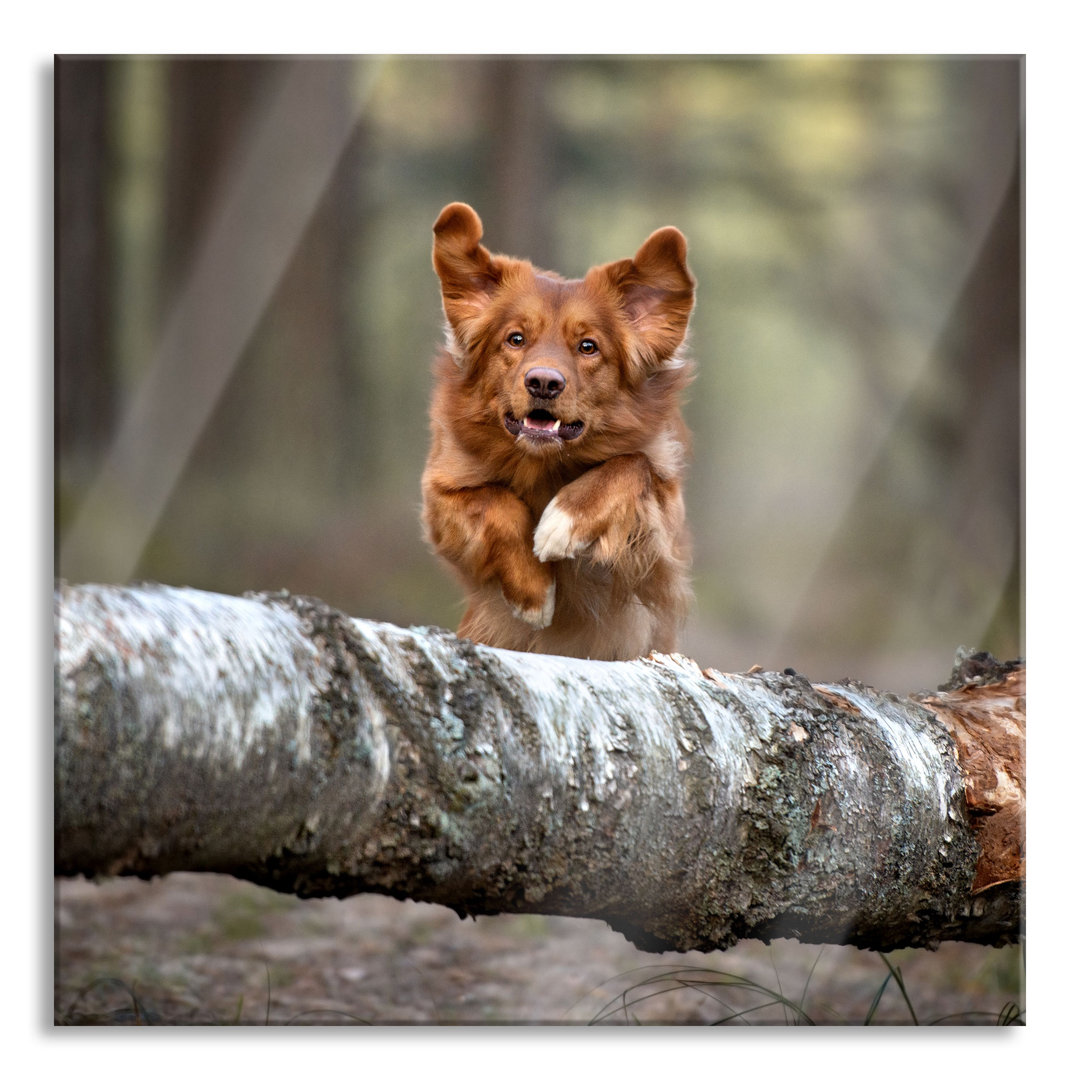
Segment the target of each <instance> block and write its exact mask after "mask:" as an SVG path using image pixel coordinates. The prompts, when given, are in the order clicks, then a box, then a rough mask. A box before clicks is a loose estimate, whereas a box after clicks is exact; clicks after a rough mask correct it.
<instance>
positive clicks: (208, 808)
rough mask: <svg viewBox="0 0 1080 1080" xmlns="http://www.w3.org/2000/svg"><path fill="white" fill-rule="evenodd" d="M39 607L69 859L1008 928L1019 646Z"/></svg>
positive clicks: (223, 599)
mask: <svg viewBox="0 0 1080 1080" xmlns="http://www.w3.org/2000/svg"><path fill="white" fill-rule="evenodd" d="M55 613H56V673H55V768H56V788H55V868H56V872H57V873H59V874H63V875H73V874H86V875H111V874H138V875H140V876H145V877H149V876H153V875H157V874H164V873H168V872H170V871H177V870H189V871H214V872H220V873H228V874H232V875H234V876H236V877H240V878H245V879H248V880H251V881H254V882H258V883H261V884H264V885H269V886H271V887H273V888H275V889H279V890H281V891H288V892H294V893H297V894H299V895H301V896H328V895H333V896H347V895H350V894H353V893H357V892H365V891H368V892H381V893H387V894H389V895H392V896H396V897H403V898H404V897H409V898H412V899H414V900H424V901H430V902H434V903H439V904H444V905H446V906H448V907H450V908H452V909H454V910H455V911H457V912H458V913H459V914H460V915H462V916H463V917H464V916H465V915H470V914H471V915H477V914H481V913H483V914H494V913H499V912H542V913H548V914H559V915H572V916H580V917H588V918H598V919H603V920H605V921H606V922H607V923H609V924H610V925H611V926H612V927H614V928H615V929H617V930H619V931H621V932H622V933H624V934H625V935H626V936H627V937H628V938H629V939H630V940H631V941H633V942H634V943H635V944H637V945H638V946H639V947H641V948H643V949H648V950H654V951H662V950H668V949H677V950H689V949H698V950H709V949H715V948H725V947H727V946H729V945H731V944H733V943H734V942H736V941H737V940H739V939H740V938H744V937H754V938H760V939H762V940H765V941H768V940H770V939H772V938H774V937H795V938H799V939H801V940H803V941H810V942H838V943H843V942H847V943H851V944H855V945H859V946H863V947H872V948H876V949H892V948H897V947H901V946H931V947H932V946H934V945H935V944H937V943H938V942H939V941H941V940H946V939H960V940H967V941H977V942H982V943H987V944H1004V943H1006V942H1010V941H1015V940H1016V939H1017V937H1018V935H1019V933H1020V917H1021V903H1022V881H1021V879H1022V876H1023V866H1022V845H1023V775H1022V760H1023V696H1022V695H1023V685H1022V682H1023V669H1022V667H1020V666H1019V665H1017V664H1015V663H1014V664H1012V665H997V664H996V662H993V661H987V663H986V664H984V666H983V668H981V669H979V670H978V671H976V672H975V675H971V672H970V670H969V671H968V673H967V674H965V673H964V671H963V670H961V669H958V673H956V674H955V676H954V685H952V686H951V687H950V688H949V689H948V690H945V691H943V692H942V693H940V694H933V695H923V696H922V697H921V698H920V699H919V700H916V699H914V698H911V699H906V700H901V699H899V698H897V697H895V696H893V695H880V694H877V693H876V692H875V691H873V690H871V689H869V688H866V687H864V686H861V685H859V684H857V683H840V684H832V685H812V684H811V683H810V682H809V681H807V680H806V679H805V678H803V677H802V676H799V675H786V674H778V673H773V672H757V673H744V674H721V673H719V672H716V671H712V670H710V671H707V672H702V671H700V669H698V667H697V666H696V665H695V664H693V662H692V661H688V660H686V659H685V658H682V657H658V656H654V657H652V658H650V659H647V660H638V661H634V662H631V663H600V662H596V661H583V660H573V659H565V658H561V657H554V656H541V655H531V654H524V653H513V652H508V651H504V650H499V649H492V648H487V647H483V646H478V645H474V644H472V643H469V642H466V641H461V640H459V639H457V638H456V637H454V636H453V635H452V634H450V633H448V632H445V631H440V630H433V629H430V628H413V629H402V628H399V627H395V626H391V625H388V624H382V623H374V622H369V621H365V620H359V619H352V618H348V617H346V616H344V615H342V614H341V613H339V612H336V611H334V610H332V609H330V608H328V607H326V606H325V605H324V604H322V603H321V602H318V601H314V600H310V599H304V598H299V597H293V596H288V595H286V594H280V595H250V596H247V597H243V598H237V597H229V596H221V595H216V594H210V593H203V592H198V591H195V590H190V589H173V588H167V587H162V586H140V587H132V588H119V587H111V586H95V585H84V586H66V585H62V586H60V587H59V588H58V590H57V593H56V596H55ZM969 676H970V677H969ZM984 691H988V692H989V693H990V694H991V695H992V699H993V707H987V708H976V707H975V702H977V701H982V700H983V697H982V696H980V695H981V694H983V692H984ZM957 695H959V697H960V698H961V699H962V702H963V704H964V707H965V708H966V712H965V708H961V709H959V710H958V709H957V707H956V699H957ZM976 714H977V724H976V725H975V727H976V728H977V729H978V730H977V732H976V734H975V735H972V734H971V731H972V730H973V728H972V724H971V722H970V721H971V717H972V716H973V715H976ZM958 717H959V719H958ZM1010 724H1011V725H1012V727H1011V728H1010V727H1009V725H1010ZM987 730H991V731H993V732H996V737H997V738H998V744H1000V745H998V747H997V750H995V751H987V749H986V747H987V740H986V739H985V738H983V736H984V735H985V734H986V731H987ZM958 732H959V734H957V733H958ZM973 740H974V743H977V747H978V749H977V752H972V751H971V746H972V744H973ZM991 741H992V740H991ZM1002 745H1004V746H1005V747H1006V756H1008V753H1013V758H1012V760H1013V765H1014V766H1016V762H1019V766H1017V767H1010V768H1011V772H1010V773H1009V775H1010V777H1011V781H1010V782H1012V781H1015V782H1014V783H1013V786H1012V787H1009V784H999V785H998V786H997V788H995V789H994V791H991V792H990V796H989V798H987V790H988V788H989V787H992V786H993V785H992V784H991V783H990V782H989V781H988V780H987V779H986V777H987V775H997V773H998V772H1000V771H1001V768H1000V762H998V761H997V759H996V758H995V759H994V762H992V763H991V765H990V766H989V767H990V773H987V772H986V769H985V768H984V769H983V771H982V772H979V771H978V769H977V768H974V767H972V766H971V764H970V763H971V762H973V761H976V759H978V755H979V754H981V755H983V757H984V758H986V756H987V754H988V753H989V754H990V755H991V757H992V756H993V754H994V753H997V752H998V751H1000V750H1001V746H1002ZM1014 751H1015V752H1014ZM987 760H989V759H987ZM985 764H986V762H985V761H984V765H985ZM994 770H997V772H995V771H994ZM1006 771H1008V770H1006ZM1014 774H1015V775H1014ZM980 778H981V779H980ZM999 789H1000V790H999ZM995 800H996V802H995ZM1002 815H1003V816H1002ZM995 816H996V817H995ZM991 820H1000V823H1005V825H1003V827H999V828H996V829H990V830H988V829H987V822H989V821H991ZM988 833H992V834H993V836H994V850H993V853H992V857H991V856H990V855H988V853H987V850H986V844H985V843H984V837H985V836H986V835H988ZM980 874H981V875H982V877H981V878H980V876H979V875H980Z"/></svg>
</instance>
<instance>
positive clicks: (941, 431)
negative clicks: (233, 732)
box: [55, 56, 1023, 691]
mask: <svg viewBox="0 0 1080 1080" xmlns="http://www.w3.org/2000/svg"><path fill="white" fill-rule="evenodd" d="M1022 81H1023V64H1022V60H1021V58H1017V57H1014V58H1008V57H1006V58H944V57H940V58H939V57H811V56H807V57H772V58H752V57H738V58H720V57H716V58H707V57H679V58H643V57H633V58H613V57H600V58H596V57H593V58H576V57H560V58H540V57H485V58H466V57H447V58H436V57H423V58H422V57H402V56H390V57H363V58H352V59H345V58H318V59H304V60H293V59H279V58H272V59H271V58H267V59H210V58H201V59H189V58H185V59H180V58H155V57H146V58H84V57H72V58H61V59H59V60H58V61H57V66H56V99H55V101H56V129H55V131H56V145H55V162H56V168H57V185H56V206H57V212H56V259H55V271H56V306H55V315H56V384H55V385H56V424H55V438H56V445H55V462H56V473H55V476H56V481H55V485H56V486H55V497H56V519H55V520H56V531H57V535H56V545H57V546H56V550H57V568H56V569H57V573H58V574H59V575H60V576H62V577H65V578H67V579H69V580H72V581H90V580H93V581H115V582H123V581H129V580H137V579H151V580H157V581H163V582H168V583H171V584H178V585H191V586H196V587H200V588H205V589H212V590H217V591H221V592H226V593H239V592H243V591H245V590H249V589H255V590H263V589H266V590H273V589H281V588H284V589H288V590H290V591H292V592H297V593H308V594H313V595H316V596H319V597H321V598H322V599H324V600H326V601H327V602H329V603H331V604H333V605H334V606H336V607H339V608H341V609H343V610H345V611H347V612H349V613H351V614H354V615H357V616H361V617H366V618H374V619H384V620H388V621H391V622H395V623H398V624H402V625H409V624H439V625H442V626H448V627H453V626H455V625H456V624H457V621H458V618H459V616H460V612H461V606H460V597H459V594H458V591H457V588H456V586H455V585H454V583H453V582H452V580H451V578H450V576H449V575H448V574H447V573H446V572H445V571H444V570H443V569H442V567H441V566H440V565H439V564H438V563H437V561H436V559H435V558H434V556H433V555H432V554H431V553H430V552H429V551H428V550H427V549H426V547H425V545H424V543H423V541H422V538H421V532H420V526H419V519H418V512H419V502H420V497H419V479H420V473H421V469H422V467H423V461H424V457H425V454H426V449H427V439H428V436H427V416H426V410H427V400H428V395H429V390H430V365H431V360H432V358H433V356H434V353H435V350H436V348H437V347H438V344H439V342H440V340H441V337H442V325H441V324H442V314H441V309H440V304H439V292H438V286H437V282H436V279H435V277H434V274H433V272H432V270H431V263H430V248H431V225H432V223H433V222H434V220H435V217H436V216H437V214H438V212H439V210H440V209H441V208H442V206H443V205H444V204H445V203H447V202H450V201H453V200H462V201H466V202H469V203H471V204H472V205H473V206H474V207H475V208H476V209H477V210H478V212H479V213H480V215H481V217H482V218H483V220H484V223H485V228H486V235H485V243H486V244H487V245H488V246H489V247H490V248H492V249H493V250H497V251H505V252H508V253H511V254H515V255H520V256H525V257H529V258H531V259H532V260H533V261H534V262H535V263H537V264H538V265H540V266H543V267H547V268H550V269H554V270H557V271H559V272H561V273H563V274H564V275H566V276H580V275H581V274H582V273H584V271H585V270H586V269H587V268H588V267H589V266H590V265H592V264H594V263H597V262H604V261H609V260H612V259H616V258H621V257H625V256H628V255H631V254H633V252H634V251H635V250H636V248H637V246H638V245H639V244H640V243H641V241H642V240H643V239H644V238H645V237H646V236H647V235H648V233H649V232H650V231H651V230H653V229H655V228H657V227H659V226H661V225H665V224H674V225H677V226H678V227H679V228H680V229H682V230H683V232H684V233H685V234H686V235H687V237H688V239H689V244H690V264H691V267H692V269H693V272H694V274H695V276H696V277H697V280H698V300H697V307H696V310H695V313H694V316H693V319H692V322H691V327H692V348H691V355H692V356H693V357H694V358H695V360H696V362H697V365H698V377H697V380H696V382H695V383H694V386H693V388H692V393H691V397H690V400H689V402H688V405H687V416H688V419H689V423H690V426H691V428H692V430H693V432H694V439H695V452H694V458H693V461H692V465H691V471H690V475H689V480H688V497H687V506H688V512H689V515H690V519H691V524H692V528H693V532H694V537H695V564H694V578H695V590H696V594H697V601H698V603H697V610H696V613H695V615H694V616H693V619H692V623H691V625H690V627H689V629H688V634H687V639H686V643H685V650H684V651H686V652H687V653H688V654H690V655H691V656H693V657H694V658H695V659H697V660H698V661H699V662H700V663H701V664H703V665H711V666H715V667H718V668H721V669H723V670H729V671H733V670H741V669H745V668H747V667H749V666H750V665H751V664H754V663H759V664H762V665H764V666H765V667H768V668H784V667H788V666H792V667H795V668H797V669H798V670H799V671H801V672H804V673H805V674H807V675H808V676H809V677H810V678H812V679H814V680H826V679H836V678H841V677H844V676H851V677H854V678H858V679H860V680H862V681H864V682H869V683H872V684H874V685H876V686H878V687H879V688H881V689H891V690H897V691H909V690H914V689H918V688H924V687H933V686H936V685H937V684H938V683H940V682H943V681H944V680H945V678H946V677H947V676H948V674H949V668H950V666H951V662H952V657H953V653H954V650H955V649H956V647H957V646H958V645H966V646H979V647H984V648H989V649H991V650H993V651H995V652H996V653H998V654H999V655H1002V656H1006V657H1012V656H1015V655H1020V654H1022V653H1023V635H1022V622H1023V611H1022V572H1021V566H1022V528H1023V521H1022V509H1021V508H1022V491H1021V460H1022V453H1021V441H1022V430H1021V403H1022V360H1021V355H1022V346H1021V326H1022V321H1021V235H1022V231H1021V220H1022V211H1021V185H1022V145H1023V125H1022V116H1021V108H1022V106H1021V102H1022Z"/></svg>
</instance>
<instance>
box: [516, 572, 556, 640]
mask: <svg viewBox="0 0 1080 1080" xmlns="http://www.w3.org/2000/svg"><path fill="white" fill-rule="evenodd" d="M510 610H511V611H512V612H513V613H514V618H515V619H520V620H521V621H522V622H524V623H528V624H529V625H530V626H531V627H533V628H534V629H536V630H543V629H544V628H545V627H548V626H550V625H551V620H552V619H553V618H554V617H555V582H554V581H553V582H552V583H551V584H550V585H549V586H548V591H547V596H545V597H544V606H543V607H542V608H519V607H515V606H514V605H513V604H511V605H510Z"/></svg>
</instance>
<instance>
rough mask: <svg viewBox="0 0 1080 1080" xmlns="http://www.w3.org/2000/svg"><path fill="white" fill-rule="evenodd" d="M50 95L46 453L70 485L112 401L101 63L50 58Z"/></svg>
mask: <svg viewBox="0 0 1080 1080" xmlns="http://www.w3.org/2000/svg"><path fill="white" fill-rule="evenodd" d="M55 95H56V97H55V102H54V105H55V110H56V117H55V120H56V125H55V140H56V143H55V148H54V161H55V165H56V193H55V194H56V211H55V212H56V220H55V243H56V265H55V270H54V273H55V289H56V293H55V303H56V310H55V318H56V353H55V378H56V393H55V398H54V410H55V427H54V440H55V445H54V452H55V455H56V461H57V462H58V463H62V464H63V468H64V472H65V473H67V471H68V470H72V471H74V472H75V473H76V474H78V475H76V476H73V477H70V479H71V480H73V481H75V482H76V483H77V482H78V480H79V478H80V477H81V478H85V475H86V474H87V472H89V471H90V470H91V469H92V468H93V466H94V465H95V464H96V462H97V460H98V459H99V458H100V455H101V453H102V452H103V450H104V449H105V447H106V446H107V445H108V440H109V437H110V435H111V434H112V430H113V425H114V422H115V410H116V400H117V388H116V366H115V358H114V356H113V349H112V345H113V321H112V317H113V310H114V304H113V294H112V275H113V248H114V244H113V237H112V232H111V229H110V219H109V204H108V198H107V194H108V182H109V165H110V156H109V138H108V130H109V65H108V63H107V62H106V61H103V60H98V59H87V58H83V57H58V58H57V61H56V78H55Z"/></svg>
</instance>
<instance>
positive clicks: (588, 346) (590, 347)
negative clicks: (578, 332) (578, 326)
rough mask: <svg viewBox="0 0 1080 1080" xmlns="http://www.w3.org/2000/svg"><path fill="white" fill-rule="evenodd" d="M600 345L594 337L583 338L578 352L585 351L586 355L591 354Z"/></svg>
mask: <svg viewBox="0 0 1080 1080" xmlns="http://www.w3.org/2000/svg"><path fill="white" fill-rule="evenodd" d="M597 348H598V346H597V344H596V342H595V341H593V339H592V338H583V339H582V341H581V342H580V343H579V345H578V352H579V353H584V354H585V355H586V356H591V355H592V354H593V353H594V352H596V350H597Z"/></svg>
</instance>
